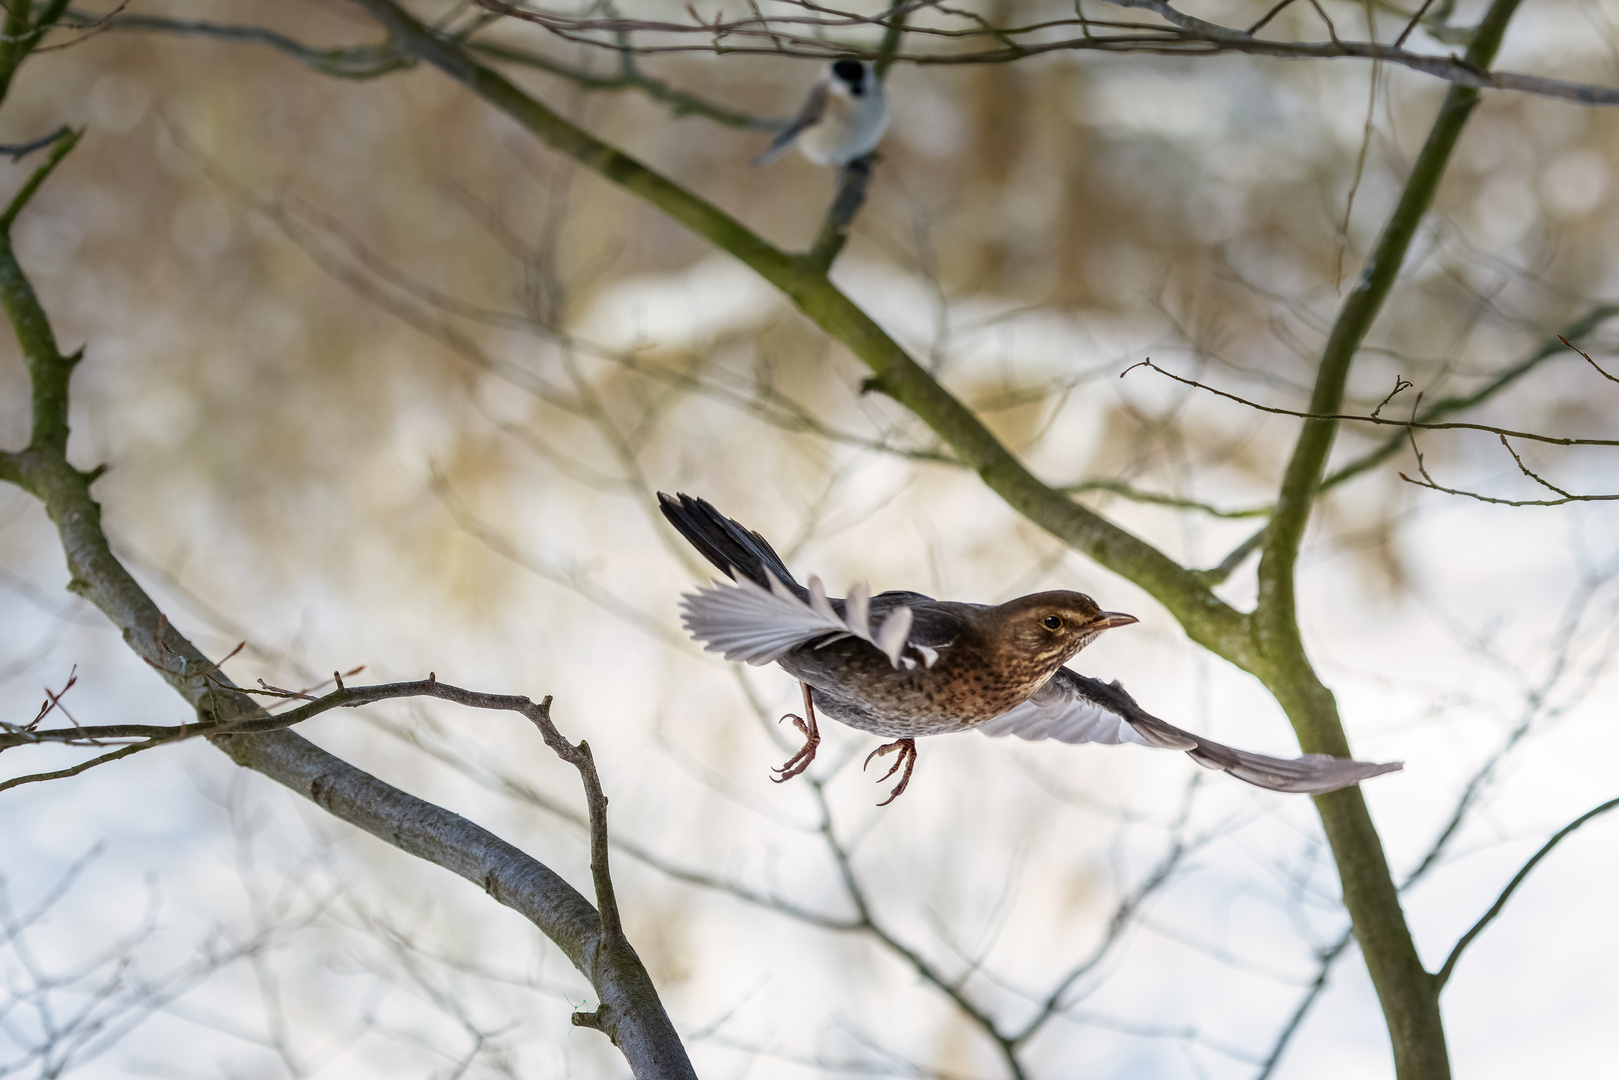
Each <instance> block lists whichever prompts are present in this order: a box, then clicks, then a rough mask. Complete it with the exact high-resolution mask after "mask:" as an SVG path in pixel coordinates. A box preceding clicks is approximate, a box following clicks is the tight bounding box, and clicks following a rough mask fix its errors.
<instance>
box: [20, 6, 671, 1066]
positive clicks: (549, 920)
mask: <svg viewBox="0 0 1619 1080" xmlns="http://www.w3.org/2000/svg"><path fill="white" fill-rule="evenodd" d="M18 8H26V5H25V4H19V5H14V8H13V11H14V12H15V11H16V10H17V9H18ZM0 74H3V72H0ZM76 141H77V136H71V137H69V138H67V139H64V140H62V141H61V142H59V143H58V144H57V146H56V149H55V150H54V151H53V153H52V155H51V159H50V160H49V161H48V162H47V163H46V164H45V165H43V166H41V167H40V169H38V170H36V172H35V173H34V175H33V176H32V177H31V178H30V180H29V181H28V182H27V183H26V184H25V185H24V186H23V188H22V190H21V191H20V192H19V193H18V195H17V196H16V197H15V198H13V200H12V202H11V205H10V206H9V207H8V208H7V210H6V211H5V212H4V214H3V215H0V304H3V306H4V308H5V310H6V314H7V315H8V316H9V318H10V320H11V324H12V328H13V330H14V331H15V333H16V335H17V340H18V343H19V344H20V345H21V347H22V351H23V356H24V359H25V361H26V363H27V367H28V373H29V377H30V381H31V382H32V385H33V413H32V432H31V436H30V439H29V443H28V446H27V447H26V448H25V449H23V450H21V451H17V452H4V453H0V479H5V480H8V481H10V482H12V483H14V484H16V485H17V486H18V487H21V488H23V489H24V490H26V491H28V492H30V493H31V494H33V495H34V496H35V497H36V498H38V499H39V500H40V501H41V502H42V503H43V504H44V507H45V511H46V513H47V514H48V515H49V517H50V519H51V521H52V522H53V523H54V524H55V525H56V529H57V534H58V536H59V537H60V539H61V543H62V549H63V552H64V554H65V555H66V558H67V565H68V570H69V572H70V574H71V575H72V578H71V583H70V585H69V588H71V589H73V590H74V591H75V592H77V593H79V594H80V595H81V596H83V597H85V598H86V599H87V600H89V601H90V602H91V603H93V604H94V605H95V606H96V607H97V608H99V609H100V610H101V611H102V613H103V614H105V615H106V616H107V618H108V619H109V620H110V621H111V622H112V623H113V625H114V626H116V627H117V628H118V629H119V630H120V631H121V632H122V633H123V637H124V641H125V643H126V644H128V645H129V647H130V648H131V649H132V650H133V651H134V652H135V654H136V655H137V656H140V657H141V658H142V659H143V660H145V661H146V662H147V663H148V664H149V665H150V666H151V667H153V668H154V669H156V670H157V671H158V672H159V674H161V676H162V677H163V679H164V681H166V682H167V683H168V684H169V685H170V686H171V687H172V688H173V689H174V690H175V691H176V692H177V693H178V694H179V695H180V696H181V697H182V698H183V699H185V701H186V703H187V704H188V705H189V706H190V707H191V708H192V709H194V710H195V711H196V713H197V717H198V721H199V723H200V724H203V725H206V726H215V725H227V726H230V725H234V724H236V723H240V722H253V721H256V720H260V719H265V720H269V719H272V718H269V717H268V716H267V714H266V713H265V712H264V710H263V709H262V708H261V707H260V706H259V705H258V704H257V703H256V702H254V701H253V700H252V699H251V698H250V697H248V695H247V694H245V693H243V692H242V691H241V690H240V689H238V688H237V687H235V686H233V685H232V684H231V683H230V681H229V680H228V679H227V678H225V676H224V674H223V673H222V672H220V671H219V669H218V667H217V666H216V665H215V664H214V663H213V662H212V661H211V660H209V659H208V657H206V656H205V655H203V653H202V652H201V651H200V650H198V649H197V648H196V646H195V645H193V644H192V643H191V642H190V641H188V640H187V639H186V638H185V637H184V636H183V635H182V634H180V633H179V632H178V631H177V630H175V629H174V627H173V626H171V625H170V624H169V622H168V619H167V618H166V617H165V616H164V615H163V613H162V612H161V611H160V610H159V609H158V607H157V604H156V603H154V602H153V600H152V598H151V597H150V596H148V595H147V594H146V592H145V590H143V589H142V588H141V587H140V585H139V584H138V583H137V582H136V581H135V579H134V578H133V577H132V576H130V574H129V572H128V571H127V570H126V569H125V568H124V566H123V565H122V564H121V563H120V562H119V561H118V559H117V558H116V557H115V556H114V555H113V554H112V551H111V549H110V547H109V546H108V543H107V536H106V534H105V533H104V532H103V531H102V528H101V510H100V507H99V506H98V505H97V504H96V502H95V500H94V498H92V497H91V495H90V485H91V484H92V483H93V482H94V480H95V479H96V477H97V476H98V475H99V472H98V471H97V470H89V471H80V470H78V469H76V468H74V467H73V466H72V465H71V464H69V462H68V459H67V445H68V435H69V429H68V389H69V382H70V380H71V378H72V373H73V368H74V365H75V364H76V363H77V362H78V359H79V354H77V353H75V354H73V355H71V356H64V355H62V353H61V350H60V349H59V348H58V346H57V343H56V337H55V334H54V333H53V332H52V330H51V326H50V320H49V319H48V317H47V316H46V313H45V310H44V308H43V307H42V306H41V305H40V302H39V298H38V296H37V295H36V294H35V292H34V290H33V287H32V285H31V284H30V283H29V281H28V277H27V275H26V274H25V273H24V272H23V269H22V266H21V265H20V264H19V263H18V261H17V257H16V253H15V252H14V251H13V249H12V245H11V236H10V226H11V224H12V222H13V221H14V220H15V219H16V217H17V215H18V214H19V213H20V212H21V211H22V210H23V209H24V207H25V206H26V204H27V202H28V200H29V199H30V198H31V197H32V195H33V194H34V192H35V191H37V190H38V188H39V186H40V184H42V183H43V182H44V180H45V179H46V178H47V177H48V176H49V174H50V172H51V170H52V169H54V168H55V167H56V165H57V164H58V163H59V162H60V161H61V160H62V158H63V157H65V156H66V154H67V153H68V152H69V151H70V150H71V149H72V148H73V146H74V144H75V143H76ZM433 682H434V681H433V680H429V683H433ZM421 685H427V684H421ZM439 689H440V691H441V692H439V693H437V694H435V696H440V697H448V698H450V699H451V700H462V701H463V703H466V704H472V705H477V706H479V707H485V708H490V707H493V708H511V709H515V710H517V711H519V712H522V713H523V714H524V715H525V716H528V718H529V719H530V720H531V721H533V722H534V723H535V725H536V726H537V727H539V729H540V732H541V734H542V735H543V736H544V738H545V740H546V742H547V743H548V744H550V745H551V747H552V749H553V750H555V751H556V752H557V753H558V754H559V755H560V756H562V757H563V758H564V759H566V760H568V761H570V762H572V763H573V764H574V765H575V766H576V767H578V769H579V771H580V774H581V776H582V778H583V780H584V783H585V789H586V794H587V802H588V805H589V808H590V824H591V854H592V857H591V870H592V876H593V878H594V879H595V884H596V893H597V899H598V901H599V902H600V904H601V905H602V907H601V911H600V912H598V911H597V909H596V908H595V907H593V906H592V905H591V903H590V902H589V901H588V900H586V899H585V898H584V897H583V896H582V895H580V894H579V893H578V892H577V891H576V890H575V889H574V888H573V887H572V886H571V885H569V884H568V883H567V882H566V881H564V880H563V879H562V878H560V877H559V876H557V875H556V874H555V873H554V872H553V871H552V870H551V869H550V868H548V867H546V866H545V865H544V864H543V863H540V862H539V861H538V860H536V859H533V858H531V857H530V856H528V855H526V854H524V853H523V852H522V851H520V850H518V849H517V848H516V847H513V846H512V845H511V844H508V843H506V842H505V841H504V840H501V839H500V838H499V837H497V836H495V835H494V834H493V833H490V832H488V831H487V830H485V829H482V828H479V827H478V826H476V825H474V824H473V823H471V822H470V821H467V820H466V819H465V818H462V817H461V816H459V815H457V814H454V813H452V812H451V811H449V810H446V809H444V808H443V807H440V806H435V805H434V804H432V803H429V802H425V801H423V800H421V799H418V798H416V797H415V796H412V795H408V794H406V793H405V792H403V791H400V790H399V789H397V788H394V787H392V786H390V785H388V784H386V783H384V782H383V781H382V780H380V779H378V778H377V777H375V776H372V775H370V774H369V773H366V772H364V771H363V770H360V769H357V768H355V767H354V766H352V765H350V764H348V763H347V762H345V761H342V760H341V759H339V758H337V757H334V756H333V755H331V754H329V753H327V752H326V751H324V750H322V749H320V748H319V747H317V746H315V745H314V744H313V743H311V742H309V741H308V740H306V739H303V738H302V737H300V736H298V735H296V734H294V733H293V732H291V731H286V730H282V731H272V732H267V733H262V734H248V735H244V734H219V733H215V734H213V735H212V736H211V737H210V741H211V742H212V743H213V744H214V745H215V746H216V747H218V748H219V749H221V750H223V751H224V752H225V753H226V754H228V755H229V756H230V757H231V759H232V760H233V761H235V762H236V763H237V764H238V765H241V766H243V767H245V768H250V769H253V770H255V771H257V772H259V773H262V774H263V775H265V776H267V777H269V778H270V779H272V780H275V781H276V782H277V783H280V784H282V785H284V786H286V787H288V788H290V789H291V790H293V791H296V792H297V793H298V794H300V795H303V796H304V797H305V798H307V799H309V800H311V801H312V802H314V803H315V804H316V805H318V806H320V807H321V808H322V809H324V810H326V811H327V812H328V813H331V814H332V815H333V816H335V817H338V818H340V819H342V820H344V821H347V822H349V823H350V824H352V825H355V826H358V827H359V828H361V829H364V830H365V831H366V832H369V833H371V834H372V835H373V836H376V837H378V838H379V839H381V840H383V841H384V842H386V843H388V844H391V845H393V846H394V847H396V848H398V849H400V850H401V851H404V852H406V853H408V854H411V855H415V856H417V857H418V858H422V859H426V860H427V861H429V862H432V863H435V864H436V865H438V866H442V867H444V868H445V869H447V870H450V871H452V872H454V873H456V874H458V875H460V876H461V877H464V878H466V879H467V880H468V881H472V882H475V883H476V884H478V885H479V886H481V887H482V888H483V889H484V890H485V891H486V892H488V893H489V894H490V895H491V896H492V897H494V898H495V899H496V900H497V901H498V902H500V903H502V904H504V905H506V906H507V907H510V908H512V909H513V910H515V911H518V912H520V913H521V914H522V915H524V916H525V917H526V918H528V919H529V920H530V921H531V922H533V923H534V925H535V926H537V927H538V928H539V929H540V931H541V932H542V933H544V934H545V935H546V936H547V937H549V938H550V939H551V940H552V941H554V942H555V943H556V944H557V946H558V947H559V948H560V949H561V950H562V951H563V953H564V954H565V955H566V956H567V957H568V959H569V960H570V961H571V962H572V963H573V964H574V966H575V967H577V968H578V969H579V970H580V972H581V973H583V974H584V975H585V977H586V978H588V979H589V980H590V982H591V985H592V986H593V987H594V988H595V990H596V994H597V997H598V999H599V1000H600V1002H601V1005H600V1007H599V1008H598V1009H597V1010H596V1012H595V1013H594V1014H591V1015H592V1022H591V1024H590V1026H593V1027H597V1028H599V1029H600V1030H601V1031H603V1032H604V1033H606V1034H607V1035H608V1037H609V1038H611V1039H612V1040H613V1043H614V1045H615V1046H617V1047H618V1048H619V1050H620V1052H622V1053H623V1054H624V1057H625V1060H626V1061H628V1062H629V1065H630V1069H631V1071H632V1072H633V1073H634V1075H635V1076H636V1077H639V1078H645V1080H654V1078H655V1080H695V1078H696V1072H695V1071H694V1070H693V1069H692V1066H691V1062H690V1060H689V1059H688V1057H687V1055H686V1051H685V1047H684V1046H683V1045H682V1044H681V1042H680V1037H679V1034H678V1033H677V1032H676V1031H675V1028H674V1025H673V1023H672V1022H671V1021H670V1019H669V1016H668V1014H667V1013H666V1012H665V1011H664V1009H663V1005H662V1003H661V1001H659V999H658V993H657V989H656V988H655V987H654V986H653V983H652V979H651V976H649V975H648V974H647V971H646V968H645V967H644V966H643V965H642V964H641V961H640V958H639V957H637V956H636V954H635V950H634V949H633V948H631V947H630V945H629V942H628V941H627V940H625V938H624V935H623V932H622V929H621V927H620V925H619V917H618V909H617V906H616V904H615V902H614V899H613V890H612V881H611V877H610V875H609V873H608V864H607V821H606V806H607V800H606V797H605V796H604V795H603V794H602V790H601V782H600V779H599V778H598V777H597V776H596V771H595V766H594V762H593V761H592V760H591V757H590V749H589V747H588V746H586V745H585V744H584V743H580V744H578V745H577V746H574V745H572V744H570V743H568V742H567V740H566V739H564V738H563V737H562V735H561V734H560V732H558V731H557V729H556V728H555V726H554V725H553V724H552V723H551V720H550V713H549V704H550V702H549V699H547V701H546V702H544V703H543V704H541V705H535V704H534V703H533V702H532V701H529V700H528V699H527V698H495V697H493V696H492V695H475V694H472V693H471V692H469V691H460V690H457V688H454V687H449V688H439ZM451 691H454V694H453V695H452V693H451ZM456 695H458V696H456ZM474 699H475V700H474ZM337 704H341V702H339V703H337ZM313 714H314V713H313V711H312V712H311V713H310V715H313ZM137 749H139V747H129V748H126V749H125V750H124V751H118V752H117V753H118V754H124V753H134V752H135V751H136V750H137ZM71 772H72V770H64V774H65V775H66V774H71Z"/></svg>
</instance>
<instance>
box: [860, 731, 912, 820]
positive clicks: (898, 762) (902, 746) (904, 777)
mask: <svg viewBox="0 0 1619 1080" xmlns="http://www.w3.org/2000/svg"><path fill="white" fill-rule="evenodd" d="M890 750H897V751H899V757H897V758H895V759H894V764H893V767H892V768H890V769H889V770H888V771H887V772H885V773H883V775H882V776H880V777H878V778H877V783H879V784H880V783H882V782H883V781H884V780H887V779H888V778H889V777H890V776H893V775H894V774H895V773H897V772H899V770H900V768H901V767H902V766H903V767H904V769H905V772H904V773H903V774H901V776H900V778H899V783H898V784H897V785H896V786H895V787H894V790H893V791H892V792H890V793H889V795H888V798H886V799H884V800H883V801H882V802H880V803H878V804H877V805H878V806H887V805H888V804H889V803H891V802H893V801H894V800H895V799H897V798H899V797H900V796H901V795H903V794H905V786H906V785H907V784H909V783H910V782H911V770H912V769H914V768H916V740H915V739H895V740H894V741H893V742H891V743H884V744H883V745H882V746H879V747H878V748H877V749H875V750H873V751H872V752H871V753H869V754H867V755H866V762H865V764H864V765H861V766H860V769H861V771H862V772H864V771H865V769H866V766H867V765H870V764H871V759H872V758H874V757H882V756H884V755H886V754H887V753H888V752H889V751H890Z"/></svg>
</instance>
